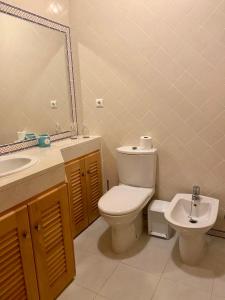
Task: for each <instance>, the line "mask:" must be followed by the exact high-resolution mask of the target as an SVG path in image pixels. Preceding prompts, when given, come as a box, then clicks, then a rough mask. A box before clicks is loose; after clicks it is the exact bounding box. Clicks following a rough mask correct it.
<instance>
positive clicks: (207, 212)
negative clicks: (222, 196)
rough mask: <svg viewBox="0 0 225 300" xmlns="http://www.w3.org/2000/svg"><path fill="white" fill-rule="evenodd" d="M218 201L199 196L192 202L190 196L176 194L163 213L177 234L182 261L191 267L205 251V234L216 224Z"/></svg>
mask: <svg viewBox="0 0 225 300" xmlns="http://www.w3.org/2000/svg"><path fill="white" fill-rule="evenodd" d="M218 209H219V200H218V199H214V198H210V197H205V196H202V195H201V196H200V199H199V200H196V201H195V202H193V201H192V195H191V194H176V195H175V197H174V198H173V199H172V201H171V202H170V205H169V207H168V208H167V210H166V212H165V218H166V220H167V221H168V222H169V224H170V225H171V227H173V228H174V229H175V230H176V231H177V232H178V233H179V248H180V255H181V258H182V260H183V261H184V262H185V263H187V264H191V265H195V264H197V263H198V261H199V260H200V258H201V257H202V256H203V254H204V253H203V252H204V249H205V240H204V238H205V233H206V232H207V231H209V229H210V228H212V227H213V225H214V224H215V222H216V218H217V215H218Z"/></svg>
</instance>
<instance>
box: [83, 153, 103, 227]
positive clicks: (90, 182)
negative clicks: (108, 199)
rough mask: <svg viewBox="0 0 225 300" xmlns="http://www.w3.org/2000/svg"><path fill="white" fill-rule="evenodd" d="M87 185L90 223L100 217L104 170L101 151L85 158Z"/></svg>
mask: <svg viewBox="0 0 225 300" xmlns="http://www.w3.org/2000/svg"><path fill="white" fill-rule="evenodd" d="M85 168H86V174H87V175H86V187H87V201H88V217H89V223H91V222H93V221H94V220H95V219H96V218H98V217H99V211H98V200H99V199H100V198H101V196H102V172H101V156H100V152H99V151H98V152H95V153H92V154H90V155H88V156H87V157H86V158H85Z"/></svg>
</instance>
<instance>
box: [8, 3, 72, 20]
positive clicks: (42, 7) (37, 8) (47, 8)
mask: <svg viewBox="0 0 225 300" xmlns="http://www.w3.org/2000/svg"><path fill="white" fill-rule="evenodd" d="M2 1H3V2H5V3H8V4H11V5H14V6H16V7H19V8H22V9H25V10H28V11H30V12H32V13H35V14H38V15H41V16H42V17H45V18H47V19H50V20H53V21H55V22H59V23H62V24H64V25H69V15H68V14H69V0H2Z"/></svg>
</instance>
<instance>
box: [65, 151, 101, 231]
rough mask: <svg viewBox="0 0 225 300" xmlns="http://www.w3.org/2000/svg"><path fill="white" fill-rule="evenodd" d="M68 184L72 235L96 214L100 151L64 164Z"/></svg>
mask: <svg viewBox="0 0 225 300" xmlns="http://www.w3.org/2000/svg"><path fill="white" fill-rule="evenodd" d="M66 175H67V179H68V184H69V194H70V209H71V217H72V231H73V235H74V236H77V235H78V234H79V233H80V232H81V231H82V230H84V229H85V228H86V227H87V226H88V225H89V224H90V223H92V222H93V221H94V220H95V219H96V218H97V217H98V216H99V211H98V200H99V199H100V197H101V195H102V175H101V156H100V152H99V151H97V152H94V153H91V154H89V155H87V156H84V157H81V158H79V159H76V160H74V161H71V162H69V163H67V164H66Z"/></svg>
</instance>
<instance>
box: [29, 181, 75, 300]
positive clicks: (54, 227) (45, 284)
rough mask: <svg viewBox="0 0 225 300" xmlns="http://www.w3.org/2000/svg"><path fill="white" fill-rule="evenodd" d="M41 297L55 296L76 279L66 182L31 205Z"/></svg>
mask: <svg viewBox="0 0 225 300" xmlns="http://www.w3.org/2000/svg"><path fill="white" fill-rule="evenodd" d="M29 216H30V223H31V234H32V240H33V248H34V256H35V262H36V270H37V278H38V285H39V292H40V299H43V300H49V299H55V298H56V296H57V295H58V294H59V293H60V292H61V291H62V290H63V289H64V288H65V287H66V286H67V285H68V284H69V283H70V282H71V281H72V280H73V277H74V273H75V270H74V268H75V263H74V253H73V240H72V234H71V223H70V215H69V205H68V197H67V186H66V184H63V185H61V186H60V187H58V188H55V189H53V190H51V191H49V192H48V193H45V194H44V195H42V196H40V197H38V198H37V199H35V200H34V201H33V202H31V203H30V204H29Z"/></svg>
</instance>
